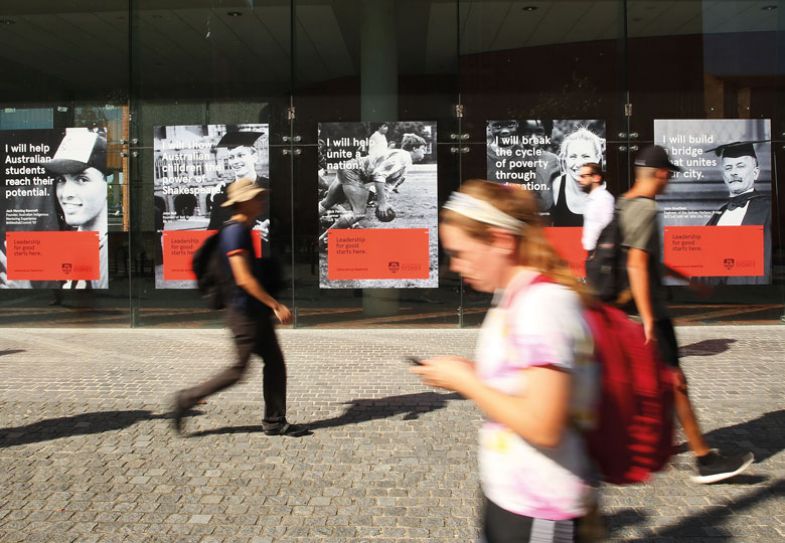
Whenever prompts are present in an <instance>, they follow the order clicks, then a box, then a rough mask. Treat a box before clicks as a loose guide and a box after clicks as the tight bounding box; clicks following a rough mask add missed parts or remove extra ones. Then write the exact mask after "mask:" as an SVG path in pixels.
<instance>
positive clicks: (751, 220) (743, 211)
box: [706, 141, 771, 230]
mask: <svg viewBox="0 0 785 543" xmlns="http://www.w3.org/2000/svg"><path fill="white" fill-rule="evenodd" d="M755 143H761V142H758V141H755V142H752V141H741V142H739V141H737V142H733V143H728V144H725V145H720V146H719V147H715V148H714V149H709V150H708V151H714V153H715V154H716V155H717V156H719V157H721V158H722V180H723V181H724V182H725V186H726V187H728V193H729V194H728V202H727V203H725V204H724V205H723V206H722V207H721V208H720V209H718V210H717V211H715V212H714V215H713V216H712V217H711V219H710V220H709V222H707V223H706V226H741V225H757V224H763V225H765V226H766V229H767V230H769V229H770V226H771V198H769V197H768V196H766V195H765V194H762V193H760V192H758V191H757V190H755V181H757V180H758V175H760V167H759V166H758V155H756V154H755V146H754V145H753V144H755Z"/></svg>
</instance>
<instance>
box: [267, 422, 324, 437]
mask: <svg viewBox="0 0 785 543" xmlns="http://www.w3.org/2000/svg"><path fill="white" fill-rule="evenodd" d="M262 431H263V432H264V433H265V435H268V436H288V437H302V436H310V435H312V434H313V432H311V430H310V429H309V428H308V427H307V426H305V425H303V424H289V423H288V422H284V423H283V424H278V425H276V426H271V427H267V428H264V429H263V430H262Z"/></svg>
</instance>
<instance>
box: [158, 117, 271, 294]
mask: <svg viewBox="0 0 785 543" xmlns="http://www.w3.org/2000/svg"><path fill="white" fill-rule="evenodd" d="M154 130H155V135H154V136H155V137H154V142H153V160H154V163H153V167H154V173H153V183H154V193H155V228H156V231H157V232H159V234H160V236H161V237H160V244H161V245H160V249H161V250H160V255H159V258H158V259H157V262H156V267H155V286H156V288H195V287H196V281H195V278H194V275H193V272H192V270H191V260H192V258H193V254H194V252H196V250H197V249H198V248H199V246H200V245H201V244H202V243H203V242H204V240H205V239H206V238H207V237H209V236H210V235H211V234H212V233H213V232H215V231H216V230H218V229H219V228H220V227H221V225H222V224H223V223H224V222H225V221H226V220H228V219H229V217H230V216H231V209H230V208H228V207H223V206H221V204H222V203H223V202H225V201H226V188H227V187H228V186H229V184H231V183H232V182H234V181H235V180H236V179H241V178H249V179H255V180H256V182H257V183H258V184H259V186H261V187H262V188H266V189H268V188H270V180H269V171H270V162H269V160H270V158H269V143H270V142H269V130H268V125H267V124H243V125H223V124H211V125H180V126H156V127H155V128H154ZM269 223H270V222H269V210H265V212H264V213H263V215H262V216H261V217H260V219H259V220H258V221H257V224H256V226H255V227H254V240H255V243H256V249H257V256H260V255H261V254H267V252H268V251H267V249H268V248H267V232H268V229H269Z"/></svg>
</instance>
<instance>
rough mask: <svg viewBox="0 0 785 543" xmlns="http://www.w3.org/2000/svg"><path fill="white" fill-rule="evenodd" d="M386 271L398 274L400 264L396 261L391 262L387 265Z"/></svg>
mask: <svg viewBox="0 0 785 543" xmlns="http://www.w3.org/2000/svg"><path fill="white" fill-rule="evenodd" d="M387 269H388V270H390V272H391V273H398V270H400V269H401V263H400V262H398V261H396V260H392V261H390V262H388V263H387Z"/></svg>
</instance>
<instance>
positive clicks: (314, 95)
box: [292, 0, 459, 327]
mask: <svg viewBox="0 0 785 543" xmlns="http://www.w3.org/2000/svg"><path fill="white" fill-rule="evenodd" d="M456 10H457V2H444V1H422V0H420V1H415V0H403V1H392V0H379V1H366V2H330V3H324V2H317V1H312V0H299V1H297V2H295V23H296V24H295V50H296V52H297V53H296V56H295V67H294V72H295V81H296V84H295V87H294V105H295V109H296V118H295V122H294V138H299V141H298V142H297V143H296V147H295V149H294V152H295V153H299V155H296V157H295V159H294V162H293V164H294V177H293V181H294V185H293V201H292V202H293V203H292V210H293V219H294V223H293V225H292V231H293V240H294V257H293V268H294V270H295V276H294V285H295V295H296V296H295V300H294V302H295V306H296V309H297V325H298V326H331V325H336V324H337V325H341V326H364V327H372V326H387V327H389V326H427V325H434V324H439V325H444V324H457V323H458V319H457V308H458V305H459V297H458V292H457V282H455V281H454V280H453V281H450V280H449V279H448V280H445V279H444V278H440V277H439V275H440V274H439V273H438V271H437V270H436V266H435V263H436V261H437V260H438V258H439V257H438V245H437V243H436V235H435V234H436V215H437V209H438V203H440V202H441V200H442V199H443V198H445V197H446V196H447V195H448V194H449V192H450V191H451V190H453V189H454V188H455V187H456V186H457V182H458V178H459V177H458V159H457V153H456V152H455V151H456V150H457V149H455V139H454V135H455V134H457V131H458V124H457V120H456V116H455V107H454V106H455V104H456V103H457V68H458V65H457V36H456V34H457V29H456V22H457V18H456V14H457V11H456ZM382 122H387V123H389V124H388V125H387V126H386V127H382V128H381V129H379V128H380V124H381V123H382ZM320 123H321V125H320ZM327 123H330V124H327ZM335 123H337V124H335ZM434 123H435V126H434ZM320 129H321V134H320ZM407 134H414V135H415V136H416V137H421V138H422V139H423V141H424V143H425V145H424V146H423V147H424V149H425V151H424V154H423V156H419V155H418V152H417V151H413V152H411V153H410V152H409V150H410V144H412V142H415V141H417V140H416V139H414V138H412V137H411V136H407ZM451 135H453V138H451ZM344 138H346V139H345V140H344ZM320 139H321V149H320V141H319V140H320ZM376 142H382V143H381V144H377V143H376ZM377 145H378V146H377ZM377 152H379V153H383V155H384V157H387V156H388V155H389V156H393V157H397V158H393V159H391V162H390V163H389V164H392V163H393V162H395V161H396V160H399V159H400V160H401V161H404V162H405V161H407V160H411V161H412V162H413V164H411V165H407V166H405V167H403V168H402V167H399V166H401V164H402V163H396V164H394V165H392V166H391V167H390V168H391V169H389V170H385V168H386V167H381V168H377V166H378V164H377V165H371V162H372V161H375V160H376V158H377V157H381V156H382V155H377V154H376V153H377ZM358 157H359V158H358ZM351 160H355V161H357V162H356V163H355V164H353V165H352V166H351V167H350V166H347V163H348V162H350V161H351ZM384 160H385V158H382V159H381V161H380V163H379V164H381V163H382V162H384ZM437 162H438V167H437ZM360 163H362V164H360ZM374 164H375V163H374ZM342 168H346V169H347V171H348V170H352V171H350V172H349V173H347V174H346V176H343V174H341V176H339V174H338V173H339V171H342ZM361 170H362V171H361ZM382 170H384V171H385V173H384V175H383V176H382V178H381V179H380V178H378V177H376V178H375V179H376V180H377V181H378V182H379V183H380V185H379V186H380V187H381V186H386V187H387V189H388V191H389V192H386V191H385V192H384V194H383V195H382V196H381V197H379V196H378V194H379V193H378V192H377V193H376V195H375V196H370V198H371V199H370V200H369V192H371V189H369V187H372V186H374V183H373V179H372V174H371V172H372V171H374V172H381V171H382ZM352 172H355V173H352ZM404 180H405V183H403V181H404ZM382 182H384V185H382V184H381V183H382ZM346 183H348V184H349V185H352V186H351V187H349V188H348V189H346V190H344V188H345V187H346ZM333 184H335V187H334V189H330V188H329V187H331V186H332V185H333ZM375 188H376V187H375V186H374V189H375ZM331 190H333V191H334V192H331ZM328 194H330V196H329V199H328ZM347 194H348V196H347ZM333 198H334V199H333ZM350 198H353V199H355V200H354V201H352V200H350ZM381 198H384V199H385V202H382V199H381ZM374 199H375V200H374ZM320 201H321V202H323V203H324V206H325V207H324V212H321V211H320V215H321V218H317V213H316V212H317V209H319V202H320ZM387 203H389V204H390V205H391V206H392V208H393V209H394V210H395V212H396V216H395V218H394V219H393V220H392V221H390V222H389V223H384V224H382V221H380V220H379V219H378V218H377V217H378V216H380V215H381V216H383V217H385V218H386V217H387V216H388V215H387V212H386V211H382V210H384V209H385V208H384V206H385V205H387ZM353 206H354V207H353ZM380 211H381V213H377V212H380ZM328 227H332V228H331V229H330V234H329V235H330V236H332V237H326V238H324V237H323V240H329V239H333V240H338V239H339V236H348V238H356V237H358V236H359V238H361V239H362V241H355V242H354V243H359V244H360V247H359V248H358V247H355V248H354V249H351V248H346V249H345V250H346V251H348V252H350V251H352V250H359V251H367V252H366V253H365V254H364V256H362V257H357V258H356V259H354V260H353V261H351V263H350V264H346V260H344V261H343V264H342V265H341V266H338V262H339V260H338V257H340V256H343V257H346V256H349V258H351V255H350V254H349V255H347V254H342V255H339V254H338V253H331V254H335V255H336V256H335V258H333V259H332V260H331V262H332V264H333V266H335V269H336V270H338V271H331V270H329V269H328V267H327V264H326V260H327V259H326V255H327V252H328V251H329V250H330V249H329V246H330V243H326V242H325V241H322V242H321V244H320V241H319V239H320V236H322V234H324V233H325V232H326V231H327V229H328ZM406 231H408V232H412V231H425V232H427V233H428V237H427V238H423V237H419V238H416V239H409V238H406V240H404V237H405V235H408V234H405V232H406ZM355 234H356V235H355ZM371 236H381V237H382V238H383V239H382V240H381V241H380V239H381V238H379V237H373V238H371ZM348 238H346V237H344V238H340V239H348ZM338 243H339V242H338V241H335V243H333V244H332V246H333V247H334V249H333V250H335V251H338V250H339V245H338ZM410 243H411V244H410ZM349 244H350V245H351V243H349ZM397 244H400V245H397ZM396 247H400V248H398V249H396ZM377 250H379V251H380V252H379V256H378V257H377V258H374V257H372V256H368V255H370V254H372V253H373V252H374V251H377ZM396 251H397V252H396ZM320 254H321V255H322V258H320ZM390 255H395V256H390ZM407 259H408V260H407ZM354 263H357V266H356V269H355V266H354ZM445 264H446V263H442V268H444V267H445V266H444V265H445ZM374 265H378V268H374V269H370V268H369V269H370V271H368V270H367V269H366V268H368V267H369V266H370V267H373V266H374ZM440 269H441V268H440ZM341 270H342V271H341ZM415 270H416V271H415ZM423 272H424V275H423ZM341 273H343V275H341ZM404 274H408V275H406V277H407V279H405V280H402V279H397V278H398V277H400V276H402V275H404ZM437 280H438V281H439V283H438V284H439V286H438V287H435V286H434V287H426V288H422V287H423V286H424V285H430V284H436V282H437ZM320 283H321V284H322V285H324V286H325V287H326V286H327V285H329V286H330V288H320ZM369 285H374V288H369ZM380 285H384V286H392V285H398V286H403V285H408V288H377V287H378V286H380ZM333 287H335V288H333Z"/></svg>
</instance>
